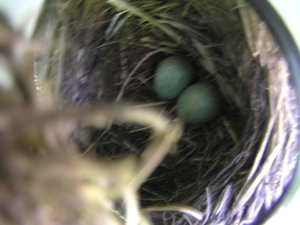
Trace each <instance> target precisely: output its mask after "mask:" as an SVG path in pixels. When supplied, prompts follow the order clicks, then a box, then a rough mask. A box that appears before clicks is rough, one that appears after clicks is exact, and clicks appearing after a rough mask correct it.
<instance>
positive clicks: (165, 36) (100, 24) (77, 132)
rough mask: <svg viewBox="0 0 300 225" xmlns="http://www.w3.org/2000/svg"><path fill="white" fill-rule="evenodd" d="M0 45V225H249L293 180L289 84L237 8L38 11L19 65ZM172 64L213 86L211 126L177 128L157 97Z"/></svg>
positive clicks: (170, 108)
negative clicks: (217, 99) (1, 60)
mask: <svg viewBox="0 0 300 225" xmlns="http://www.w3.org/2000/svg"><path fill="white" fill-rule="evenodd" d="M3 26H4V25H3ZM6 28H7V33H8V34H10V35H14V34H12V33H11V32H10V29H9V28H8V27H6ZM8 37H10V36H9V35H8ZM3 40H4V39H3ZM5 40H6V41H7V43H10V42H13V40H11V39H10V38H7V39H5ZM3 43H4V42H3ZM3 43H1V45H3V46H5V48H4V47H2V48H1V49H4V50H5V51H4V50H3V53H2V54H3V55H4V56H5V57H6V58H7V62H9V65H10V69H11V70H12V71H13V72H14V74H15V76H14V81H15V82H14V83H15V85H14V87H13V88H12V89H10V90H4V89H3V90H1V91H2V92H3V93H4V94H5V96H9V99H10V100H9V101H7V100H5V99H4V98H1V104H2V105H3V106H4V107H2V108H3V112H1V117H0V121H1V134H2V133H3V137H1V139H3V140H4V137H5V138H6V139H5V141H2V140H1V141H2V142H1V154H2V155H1V156H2V157H1V167H3V171H7V174H8V175H7V177H6V179H4V180H3V181H1V182H2V183H1V189H0V194H1V196H9V197H6V198H7V201H4V200H1V204H2V203H5V202H8V201H11V203H8V205H9V207H8V212H9V213H7V211H4V209H1V220H2V221H4V222H5V223H3V224H18V221H22V220H24V221H29V222H28V223H30V224H41V221H46V222H48V223H49V224H78V225H79V224H122V223H127V224H130V225H131V224H138V223H140V224H149V223H153V224H172V225H184V224H193V225H194V224H250V223H253V222H255V221H257V220H258V219H259V218H260V217H261V216H262V215H265V214H266V213H267V212H269V211H270V210H271V209H272V207H273V206H274V205H275V204H276V203H277V202H278V200H279V199H280V197H281V196H282V195H283V193H284V191H285V189H286V187H287V186H288V184H289V182H290V181H291V179H292V177H293V171H294V168H295V166H296V161H295V157H296V150H297V146H298V141H297V139H298V137H299V129H298V124H299V122H298V119H297V116H298V105H297V97H296V94H295V88H294V87H293V84H292V82H291V79H290V74H289V70H288V66H287V62H286V60H285V58H284V56H283V54H282V53H281V51H280V48H279V47H278V45H277V44H276V42H275V41H274V40H273V38H272V36H271V34H270V32H269V30H268V28H267V27H266V25H265V23H263V22H262V21H261V20H260V18H259V17H258V16H257V15H256V13H255V12H254V11H253V10H252V9H251V8H250V7H249V6H248V5H247V4H246V3H245V2H244V1H243V0H236V1H234V0H226V1H224V0H214V1H211V0H198V1H196V0H184V1H179V0H168V1H166V0H164V1H142V0H130V1H126V0H108V1H104V0H89V1H87V0H69V1H62V0H57V1H46V3H45V5H44V7H43V10H42V11H41V14H40V17H39V21H38V24H37V29H36V31H35V34H34V37H33V40H32V41H31V42H30V44H31V45H30V46H32V48H31V50H32V49H34V51H28V52H27V55H28V56H30V57H26V60H28V59H29V60H28V61H29V62H27V63H24V62H26V60H25V59H24V62H23V63H22V64H20V62H19V61H17V60H16V59H15V58H12V57H11V54H9V53H10V52H11V51H13V50H14V49H11V46H12V45H10V44H7V43H6V42H5V45H4V44H3ZM33 54H34V82H35V87H36V90H35V91H36V92H33V90H34V87H33V86H34V85H32V83H30V81H31V80H33V79H32V78H31V77H30V75H31V74H32V71H31V70H30V69H28V68H30V67H28V65H31V63H32V61H30V59H33ZM170 55H179V56H183V57H185V58H187V59H188V60H189V61H191V62H192V63H193V64H194V65H195V67H196V68H197V73H196V81H195V82H208V83H212V84H213V85H215V86H216V87H217V88H218V90H219V92H220V93H221V95H222V98H223V105H222V110H221V113H220V115H219V116H218V117H217V118H215V119H213V120H212V121H209V122H207V123H204V124H187V123H183V122H181V121H180V119H178V118H177V115H176V112H175V107H176V104H175V103H176V102H175V101H174V100H170V101H163V100H161V99H160V98H159V97H158V96H157V95H156V93H155V92H154V90H153V74H154V72H155V69H156V68H157V66H158V64H159V62H160V61H162V60H163V59H164V58H166V57H168V56H170ZM24 65H25V66H24ZM26 65H27V67H26ZM28 81H29V82H28ZM16 95H17V96H18V97H16ZM36 96H37V98H36ZM153 108H154V109H153ZM4 109H5V110H4ZM4 134H5V135H4ZM2 149H3V150H2ZM8 149H13V151H8ZM167 153H168V154H167ZM7 162H13V163H7ZM10 189H13V190H15V192H10V191H9V190H10ZM49 193H50V194H49ZM6 198H5V199H6ZM2 199H4V198H2ZM16 199H18V200H19V202H21V203H20V204H17V203H15V202H14V201H13V200H16ZM28 205H30V206H31V207H27V206H28ZM17 206H18V207H19V210H18V211H16V207H17ZM1 220H0V221H1ZM8 221H9V222H10V223H8ZM150 221H151V222H150Z"/></svg>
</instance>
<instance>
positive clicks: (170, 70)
mask: <svg viewBox="0 0 300 225" xmlns="http://www.w3.org/2000/svg"><path fill="white" fill-rule="evenodd" d="M194 73H195V68H194V65H193V64H192V63H191V62H190V61H188V60H187V59H185V58H183V57H180V56H170V57H168V58H166V59H164V60H163V61H162V62H161V63H160V64H159V66H158V67H157V69H156V71H155V74H154V83H153V86H154V90H155V92H156V93H157V95H158V96H159V97H161V98H162V99H166V100H170V99H174V98H176V97H178V96H179V95H180V93H181V92H182V91H183V90H184V89H185V88H186V87H187V86H188V85H190V84H191V82H192V80H193V77H194Z"/></svg>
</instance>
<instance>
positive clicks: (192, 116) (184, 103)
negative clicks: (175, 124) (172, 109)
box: [176, 83, 221, 124]
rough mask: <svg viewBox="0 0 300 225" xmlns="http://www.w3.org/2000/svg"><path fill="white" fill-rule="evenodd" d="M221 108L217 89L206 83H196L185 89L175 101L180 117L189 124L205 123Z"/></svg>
mask: <svg viewBox="0 0 300 225" xmlns="http://www.w3.org/2000/svg"><path fill="white" fill-rule="evenodd" d="M220 108H221V96H220V94H219V92H218V90H217V89H216V88H215V87H214V86H213V85H211V84H208V83H196V84H193V85H191V86H189V87H188V88H187V89H185V90H184V91H183V92H182V93H181V95H180V96H179V98H178V99H177V103H176V111H177V114H178V116H179V117H180V118H182V119H183V120H185V121H186V122H188V123H191V124H197V123H205V122H208V121H210V120H212V119H214V118H215V117H216V116H217V115H218V114H219V113H220Z"/></svg>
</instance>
